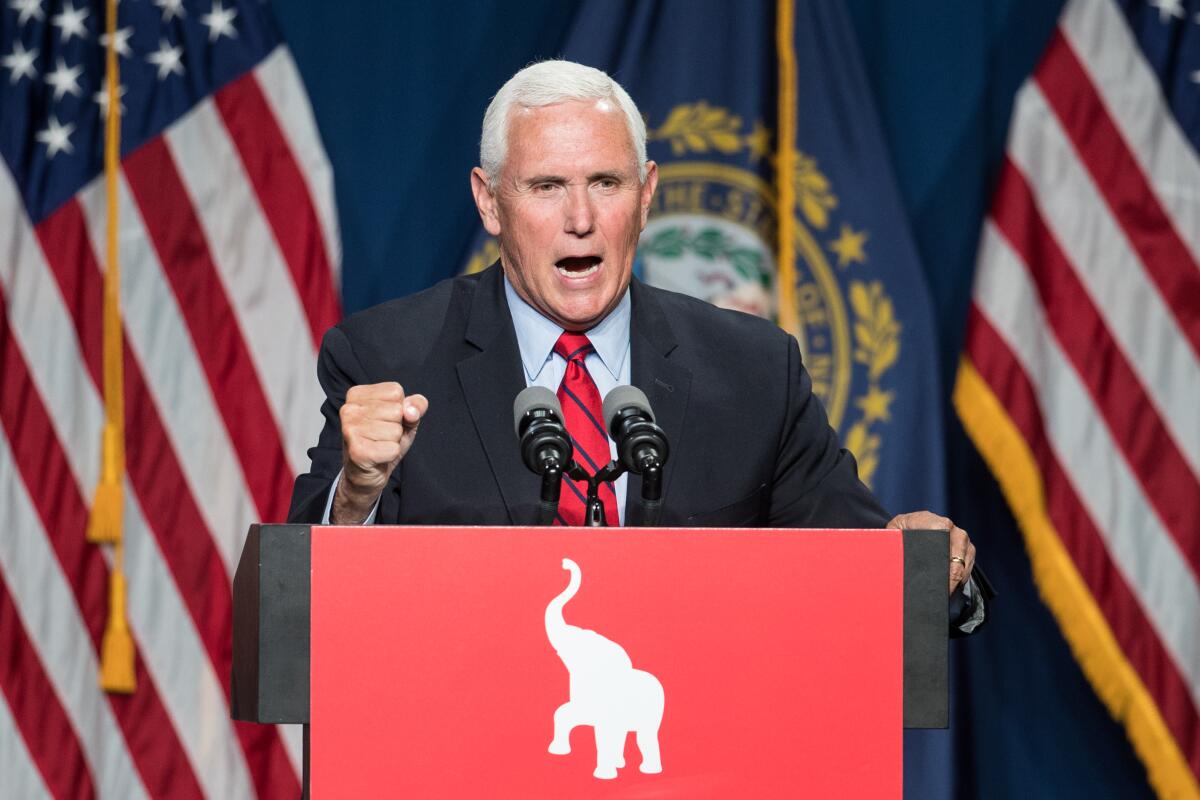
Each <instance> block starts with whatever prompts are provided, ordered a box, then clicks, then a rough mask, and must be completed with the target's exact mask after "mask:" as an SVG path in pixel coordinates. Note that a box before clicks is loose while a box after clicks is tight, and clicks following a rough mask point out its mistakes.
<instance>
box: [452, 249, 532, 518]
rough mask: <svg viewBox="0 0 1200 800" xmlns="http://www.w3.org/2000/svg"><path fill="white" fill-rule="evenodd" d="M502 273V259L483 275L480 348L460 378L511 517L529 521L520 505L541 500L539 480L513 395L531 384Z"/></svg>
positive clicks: (469, 334)
mask: <svg viewBox="0 0 1200 800" xmlns="http://www.w3.org/2000/svg"><path fill="white" fill-rule="evenodd" d="M501 275H502V273H501V272H500V267H499V265H494V266H493V267H492V268H491V269H489V270H487V272H485V273H484V275H483V276H482V277H481V278H480V279H479V286H478V288H477V289H476V291H475V294H474V297H473V298H472V300H471V310H470V312H469V317H468V320H467V329H466V336H465V339H466V341H467V344H469V345H470V346H471V348H472V349H474V350H475V351H476V352H474V353H472V354H470V355H468V356H466V357H465V358H463V359H462V360H461V361H459V362H458V380H459V384H460V385H461V387H462V391H463V395H464V397H465V398H466V402H467V408H468V409H470V412H471V420H472V422H474V424H475V431H476V433H477V434H478V436H479V440H480V441H481V442H482V443H483V449H484V451H485V452H486V453H487V458H488V463H489V465H490V466H491V469H492V475H493V476H494V477H495V479H496V483H497V485H498V486H499V488H500V495H501V497H502V499H503V500H504V505H505V508H506V509H507V510H508V518H509V522H510V523H511V524H529V523H531V522H532V520H524V519H518V518H517V517H518V515H517V512H516V509H517V507H518V506H520V505H522V501H524V504H525V505H529V504H530V501H531V500H532V501H534V502H536V499H537V492H538V484H537V481H536V479H534V476H533V475H532V473H529V472H528V471H527V470H526V469H525V467H524V465H523V464H522V463H521V460H520V458H519V456H518V453H519V448H518V442H517V439H516V434H514V433H513V425H512V403H513V398H515V397H516V396H517V393H518V392H520V391H521V390H522V389H524V388H525V381H524V379H523V375H522V372H521V355H520V351H519V349H518V347H517V337H516V333H515V331H514V330H513V324H512V316H511V315H510V314H509V311H508V302H507V301H506V300H505V298H504V284H503V281H502V280H501ZM531 483H532V490H531V489H530V485H531ZM531 491H532V494H531V493H530V492H531Z"/></svg>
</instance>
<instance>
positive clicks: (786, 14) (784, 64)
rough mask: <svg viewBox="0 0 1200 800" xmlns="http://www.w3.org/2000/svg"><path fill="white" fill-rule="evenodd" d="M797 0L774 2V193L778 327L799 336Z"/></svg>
mask: <svg viewBox="0 0 1200 800" xmlns="http://www.w3.org/2000/svg"><path fill="white" fill-rule="evenodd" d="M793 2H794V0H778V1H777V2H776V4H775V52H776V55H777V59H778V62H779V98H778V99H779V107H778V120H777V123H778V124H777V125H776V127H777V129H778V136H777V137H776V142H775V148H776V150H775V196H776V198H777V199H778V201H779V202H778V206H777V208H778V211H777V214H776V217H777V219H778V223H777V225H778V233H779V236H778V244H777V246H778V249H777V253H776V255H777V258H776V263H777V265H778V266H777V268H776V271H775V278H776V280H775V287H776V288H775V299H776V300H777V301H778V307H779V327H781V328H783V329H784V330H785V331H787V332H788V333H790V334H791V335H792V336H795V337H796V338H800V311H799V309H798V308H797V307H796V262H795V259H796V230H795V227H796V184H795V180H796V50H795V40H794V39H793V27H794V19H793V14H794V8H793V6H792V3H793Z"/></svg>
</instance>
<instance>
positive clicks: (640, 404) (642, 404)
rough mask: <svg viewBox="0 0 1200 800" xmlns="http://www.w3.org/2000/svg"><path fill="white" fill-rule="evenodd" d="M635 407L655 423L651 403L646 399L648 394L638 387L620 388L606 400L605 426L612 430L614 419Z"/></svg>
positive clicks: (607, 396)
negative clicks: (622, 411) (623, 410)
mask: <svg viewBox="0 0 1200 800" xmlns="http://www.w3.org/2000/svg"><path fill="white" fill-rule="evenodd" d="M630 406H634V407H635V408H637V409H638V410H639V411H642V412H644V413H645V414H646V416H647V417H649V418H650V421H651V422H654V421H655V419H654V411H653V410H651V408H650V401H649V400H648V399H646V393H645V392H643V391H642V390H641V389H639V388H637V387H636V386H618V387H616V388H615V389H613V390H612V391H611V392H609V393H608V395H606V396H605V398H604V424H605V426H606V427H607V428H608V429H609V430H612V423H613V417H615V416H616V415H617V412H618V411H621V410H622V409H625V408H629V407H630Z"/></svg>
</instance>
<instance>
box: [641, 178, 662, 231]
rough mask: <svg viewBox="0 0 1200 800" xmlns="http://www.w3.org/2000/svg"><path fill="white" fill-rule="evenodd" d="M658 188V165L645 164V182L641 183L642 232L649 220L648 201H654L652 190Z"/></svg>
mask: <svg viewBox="0 0 1200 800" xmlns="http://www.w3.org/2000/svg"><path fill="white" fill-rule="evenodd" d="M657 187H658V164H655V163H654V162H653V161H647V162H646V180H645V181H643V182H642V197H641V201H642V230H645V229H646V220H648V219H649V218H650V201H651V200H653V199H654V190H655V189H656V188H657Z"/></svg>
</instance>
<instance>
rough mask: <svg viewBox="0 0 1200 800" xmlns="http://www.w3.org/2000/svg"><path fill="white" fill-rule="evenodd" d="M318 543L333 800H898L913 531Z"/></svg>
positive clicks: (480, 532)
mask: <svg viewBox="0 0 1200 800" xmlns="http://www.w3.org/2000/svg"><path fill="white" fill-rule="evenodd" d="M312 530H313V540H312V684H311V691H312V705H311V721H312V732H311V747H312V749H311V762H310V766H311V772H310V776H311V790H312V796H313V797H314V798H316V800H326V799H327V798H334V797H352V798H363V797H404V798H460V797H461V798H484V797H486V798H541V797H544V798H584V797H655V798H673V797H680V798H699V797H713V798H729V797H755V798H767V797H799V796H805V797H839V798H847V797H862V798H889V797H891V798H899V797H900V796H901V726H902V687H901V672H902V638H903V632H902V607H901V606H902V591H903V590H902V584H903V574H902V573H903V561H904V559H903V554H902V542H901V536H900V533H899V532H898V531H887V532H881V531H770V530H756V531H747V530H738V531H721V530H653V529H637V528H622V529H613V530H606V531H588V530H582V529H575V530H571V529H555V528H353V529H351V528H313V529H312ZM576 573H577V574H578V581H576V580H574V578H573V576H574V575H575V574H576ZM556 598H558V599H557V600H556ZM560 707H562V708H561V709H560ZM556 727H557V730H556ZM568 748H569V751H570V752H569V753H566V752H563V751H565V750H567V749H568ZM552 749H553V750H554V751H556V752H551V750H552ZM643 769H645V770H646V771H643ZM656 770H661V771H656ZM614 775H615V777H612V776H614Z"/></svg>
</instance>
